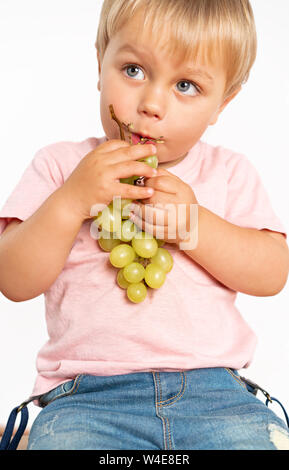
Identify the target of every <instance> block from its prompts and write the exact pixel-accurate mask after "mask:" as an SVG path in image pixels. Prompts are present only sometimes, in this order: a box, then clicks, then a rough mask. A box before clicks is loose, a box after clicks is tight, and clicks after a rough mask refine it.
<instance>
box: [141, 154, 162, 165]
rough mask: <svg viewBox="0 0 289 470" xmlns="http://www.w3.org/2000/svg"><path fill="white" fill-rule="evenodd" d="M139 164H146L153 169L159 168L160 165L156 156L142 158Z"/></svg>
mask: <svg viewBox="0 0 289 470" xmlns="http://www.w3.org/2000/svg"><path fill="white" fill-rule="evenodd" d="M138 161H139V162H144V163H146V164H147V165H149V166H151V167H152V168H157V167H158V165H159V161H158V157H157V156H156V155H150V156H149V157H145V158H141V159H140V160H138Z"/></svg>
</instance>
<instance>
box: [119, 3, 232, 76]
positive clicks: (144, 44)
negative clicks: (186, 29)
mask: <svg viewBox="0 0 289 470" xmlns="http://www.w3.org/2000/svg"><path fill="white" fill-rule="evenodd" d="M144 23H145V18H144V15H143V12H142V11H139V12H137V13H135V14H134V16H133V17H132V18H131V19H129V20H128V21H126V23H125V24H124V25H123V26H122V27H121V28H120V30H119V31H118V32H117V33H116V36H117V37H116V38H115V39H116V44H117V46H118V51H119V50H122V49H123V50H125V46H126V49H127V50H129V49H131V50H132V49H134V50H138V51H139V52H141V53H142V54H144V55H148V56H149V57H151V58H152V59H153V57H155V56H156V57H159V59H166V60H167V61H169V62H170V63H171V65H172V66H174V67H176V68H177V67H179V66H180V65H182V64H184V63H187V64H194V65H196V64H197V65H198V66H202V67H206V68H207V69H208V68H209V69H211V70H212V69H215V70H220V71H221V70H222V69H223V61H222V57H221V56H220V54H218V53H217V52H216V51H215V53H213V52H212V51H211V52H210V53H209V44H206V42H205V41H202V40H200V39H199V38H198V39H196V35H194V34H192V37H185V36H184V34H183V31H181V30H180V28H178V27H177V26H176V25H172V24H169V23H168V22H165V23H164V22H161V21H160V20H156V19H154V20H149V21H146V23H145V25H144ZM187 36H188V35H187ZM127 46H128V47H127ZM129 46H130V47H129Z"/></svg>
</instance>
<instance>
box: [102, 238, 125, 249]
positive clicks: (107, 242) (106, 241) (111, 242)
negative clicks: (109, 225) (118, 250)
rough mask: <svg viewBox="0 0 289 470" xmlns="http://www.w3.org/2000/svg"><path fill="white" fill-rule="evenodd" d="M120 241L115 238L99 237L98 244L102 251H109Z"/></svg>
mask: <svg viewBox="0 0 289 470" xmlns="http://www.w3.org/2000/svg"><path fill="white" fill-rule="evenodd" d="M120 243H121V241H120V240H117V239H116V238H99V240H98V244H99V246H100V248H101V249H102V250H103V251H111V250H112V249H113V248H114V247H115V246H117V245H119V244H120Z"/></svg>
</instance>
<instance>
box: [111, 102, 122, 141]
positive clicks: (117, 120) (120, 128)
mask: <svg viewBox="0 0 289 470" xmlns="http://www.w3.org/2000/svg"><path fill="white" fill-rule="evenodd" d="M109 111H110V115H111V119H113V120H114V121H115V122H116V123H117V125H118V127H119V132H120V138H121V140H125V137H124V132H123V128H122V124H121V122H120V120H119V119H117V117H116V115H115V112H114V109H113V105H112V104H110V105H109Z"/></svg>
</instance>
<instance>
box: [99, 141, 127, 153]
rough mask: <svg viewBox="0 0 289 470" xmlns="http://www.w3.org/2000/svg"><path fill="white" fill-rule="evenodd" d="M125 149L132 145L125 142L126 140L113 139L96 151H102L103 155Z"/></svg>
mask: <svg viewBox="0 0 289 470" xmlns="http://www.w3.org/2000/svg"><path fill="white" fill-rule="evenodd" d="M125 147H130V144H129V143H128V142H125V141H124V140H119V139H112V140H107V141H106V142H103V143H102V144H100V145H99V146H98V147H96V149H94V150H101V151H102V152H103V153H106V152H113V151H114V150H119V149H122V148H125Z"/></svg>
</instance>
